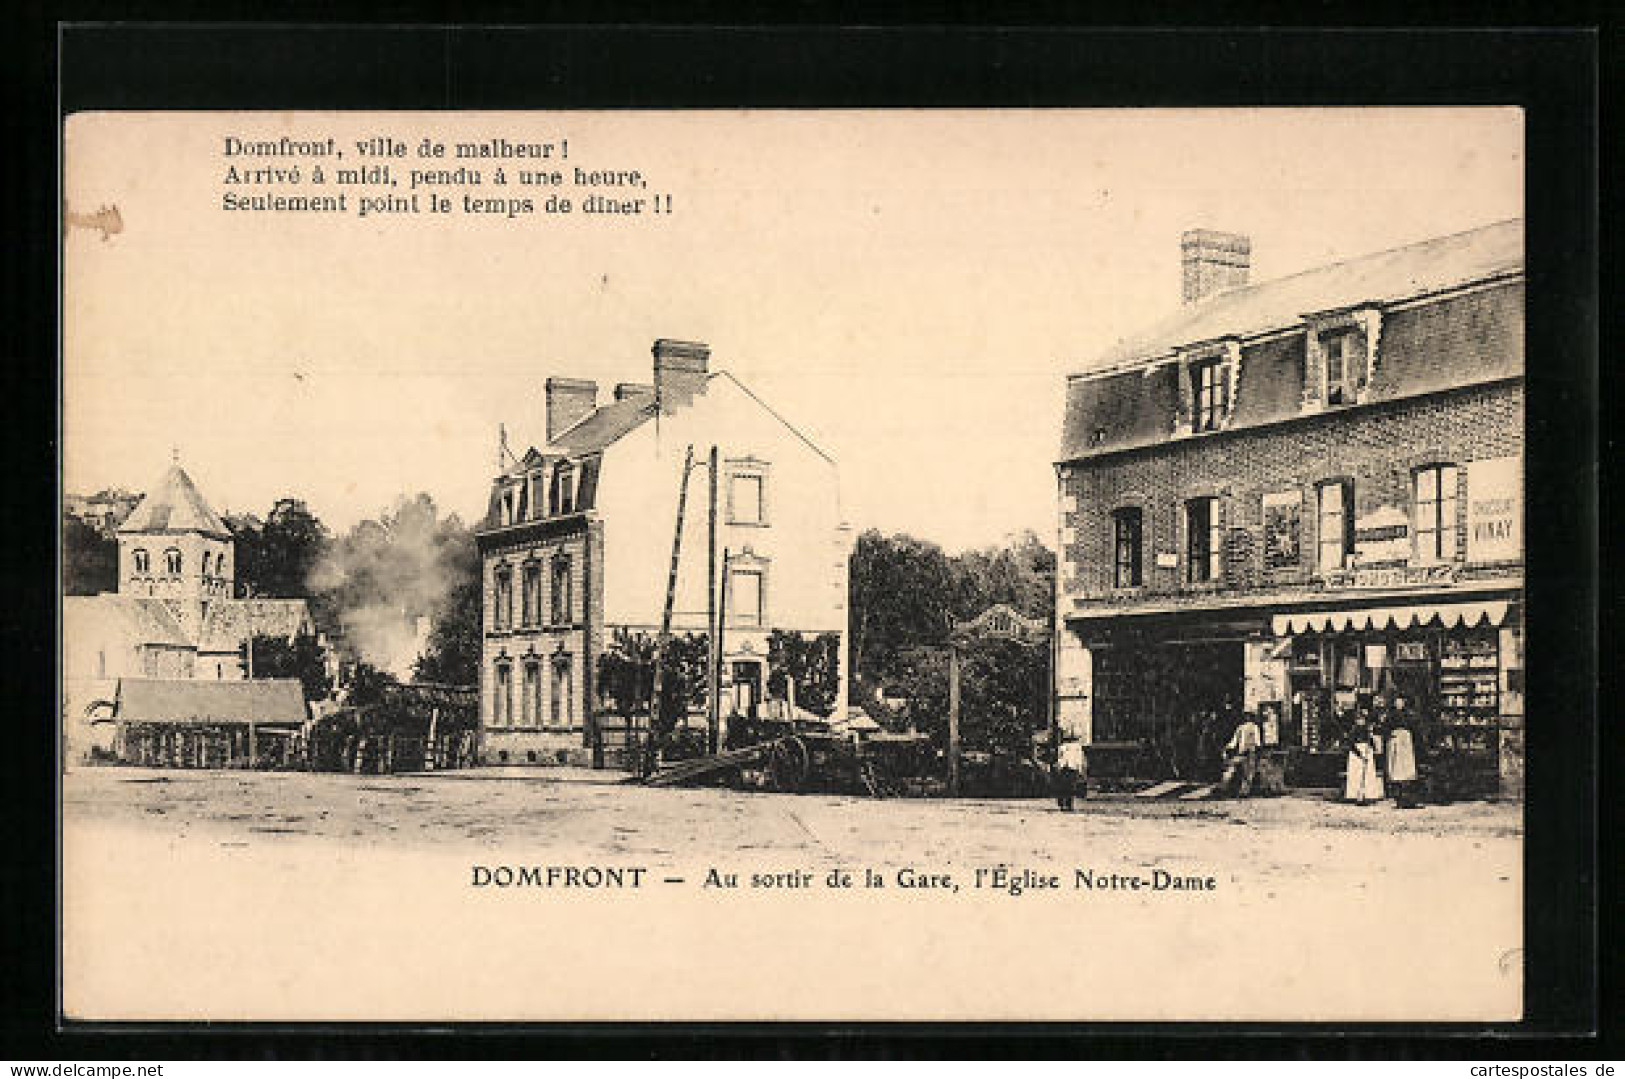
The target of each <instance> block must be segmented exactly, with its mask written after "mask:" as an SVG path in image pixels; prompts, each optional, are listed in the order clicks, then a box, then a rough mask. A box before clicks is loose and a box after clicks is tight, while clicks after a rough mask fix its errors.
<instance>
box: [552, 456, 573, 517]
mask: <svg viewBox="0 0 1625 1079" xmlns="http://www.w3.org/2000/svg"><path fill="white" fill-rule="evenodd" d="M548 508H549V510H550V511H551V512H553V513H555V514H560V513H574V512H575V511H576V469H575V466H574V465H572V464H570V463H569V462H568V461H564V462H561V463H560V464H559V466H558V467H557V468H555V469H554V470H553V487H552V490H551V491H550V492H549V495H548Z"/></svg>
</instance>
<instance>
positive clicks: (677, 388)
mask: <svg viewBox="0 0 1625 1079" xmlns="http://www.w3.org/2000/svg"><path fill="white" fill-rule="evenodd" d="M652 351H653V352H654V357H655V399H656V400H657V401H659V402H660V408H661V411H663V412H671V411H674V410H676V409H679V408H682V407H683V406H684V405H686V404H688V403H689V402H690V401H692V400H694V395H695V394H700V393H704V392H705V382H706V379H707V378H708V377H709V368H710V364H711V346H709V345H705V344H701V343H700V342H698V341H673V340H670V339H669V338H665V337H662V338H660V339H659V340H658V341H656V342H655V344H654V348H653V350H652Z"/></svg>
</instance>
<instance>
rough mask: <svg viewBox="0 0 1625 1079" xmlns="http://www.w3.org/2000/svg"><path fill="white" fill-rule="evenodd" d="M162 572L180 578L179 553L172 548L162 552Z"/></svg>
mask: <svg viewBox="0 0 1625 1079" xmlns="http://www.w3.org/2000/svg"><path fill="white" fill-rule="evenodd" d="M164 571H165V572H166V573H169V574H171V575H173V576H177V577H178V576H180V572H181V553H180V552H179V551H177V550H176V549H175V548H173V547H171V548H170V549H169V550H167V551H165V552H164Z"/></svg>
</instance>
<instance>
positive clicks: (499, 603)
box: [491, 569, 513, 629]
mask: <svg viewBox="0 0 1625 1079" xmlns="http://www.w3.org/2000/svg"><path fill="white" fill-rule="evenodd" d="M495 583H496V587H495V588H494V589H493V592H494V593H495V595H494V596H493V600H494V602H493V604H492V608H491V628H492V629H508V628H509V627H510V626H512V625H513V572H512V571H511V570H508V569H499V570H497V572H496V582H495Z"/></svg>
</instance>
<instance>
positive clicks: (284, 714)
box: [113, 678, 307, 727]
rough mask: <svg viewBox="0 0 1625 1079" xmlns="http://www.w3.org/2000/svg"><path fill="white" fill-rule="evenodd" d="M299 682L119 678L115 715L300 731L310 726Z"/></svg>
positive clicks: (135, 720) (146, 720) (129, 718)
mask: <svg viewBox="0 0 1625 1079" xmlns="http://www.w3.org/2000/svg"><path fill="white" fill-rule="evenodd" d="M306 715H307V713H306V709H305V694H304V690H303V689H302V688H301V687H300V685H299V680H298V679H297V678H261V679H255V680H253V681H239V682H207V681H203V680H201V679H195V678H120V679H119V682H118V690H117V692H116V694H115V696H114V711H113V717H114V718H115V719H117V720H122V721H125V722H130V723H174V724H203V723H249V722H252V723H255V724H262V725H265V726H271V727H297V726H300V725H301V724H303V723H304V722H305V719H306Z"/></svg>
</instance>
